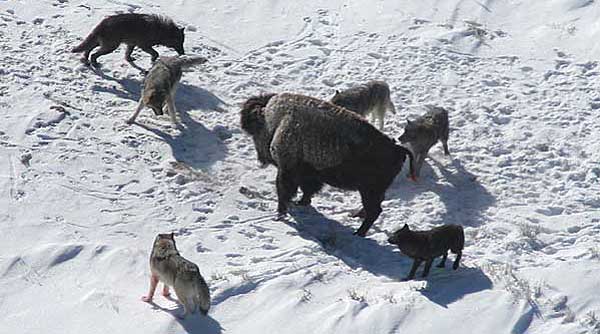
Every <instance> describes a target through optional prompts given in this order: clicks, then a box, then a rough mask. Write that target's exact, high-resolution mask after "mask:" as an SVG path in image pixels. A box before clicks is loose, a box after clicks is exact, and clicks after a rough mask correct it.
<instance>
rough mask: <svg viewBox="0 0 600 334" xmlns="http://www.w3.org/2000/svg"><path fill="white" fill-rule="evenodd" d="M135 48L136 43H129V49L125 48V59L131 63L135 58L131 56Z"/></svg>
mask: <svg viewBox="0 0 600 334" xmlns="http://www.w3.org/2000/svg"><path fill="white" fill-rule="evenodd" d="M133 49H135V45H133V44H127V49H125V60H126V61H127V62H130V63H131V62H133V61H134V60H135V59H134V58H133V57H131V54H132V53H133Z"/></svg>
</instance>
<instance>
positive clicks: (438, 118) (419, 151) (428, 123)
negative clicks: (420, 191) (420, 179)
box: [398, 106, 450, 176]
mask: <svg viewBox="0 0 600 334" xmlns="http://www.w3.org/2000/svg"><path fill="white" fill-rule="evenodd" d="M428 108H429V110H428V111H427V113H425V115H423V116H421V117H419V118H417V119H416V120H414V121H410V120H407V122H406V127H405V128H404V133H403V134H402V135H401V136H400V137H398V140H399V141H400V142H401V143H407V144H408V145H407V146H408V147H409V148H410V150H411V151H412V153H413V154H414V155H415V161H416V166H415V171H416V176H419V175H420V173H421V167H422V166H423V162H424V161H425V157H426V156H427V152H429V149H430V148H431V147H432V146H433V145H434V144H435V143H437V142H438V140H439V141H441V142H442V145H443V147H444V154H445V155H449V154H450V152H449V151H448V133H449V131H450V130H449V124H448V111H447V110H446V109H444V108H441V107H432V106H429V107H428Z"/></svg>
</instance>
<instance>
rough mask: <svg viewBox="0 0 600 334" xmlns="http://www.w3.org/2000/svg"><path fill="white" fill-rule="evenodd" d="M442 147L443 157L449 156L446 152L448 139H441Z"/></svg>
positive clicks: (448, 152)
mask: <svg viewBox="0 0 600 334" xmlns="http://www.w3.org/2000/svg"><path fill="white" fill-rule="evenodd" d="M442 146H444V155H450V151H448V139H446V140H444V139H442Z"/></svg>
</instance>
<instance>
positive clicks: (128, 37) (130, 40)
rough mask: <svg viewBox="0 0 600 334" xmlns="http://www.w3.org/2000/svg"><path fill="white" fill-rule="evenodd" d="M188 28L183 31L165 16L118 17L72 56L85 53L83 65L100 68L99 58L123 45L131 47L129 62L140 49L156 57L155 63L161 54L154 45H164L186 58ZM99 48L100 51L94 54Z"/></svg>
mask: <svg viewBox="0 0 600 334" xmlns="http://www.w3.org/2000/svg"><path fill="white" fill-rule="evenodd" d="M183 30H184V28H179V27H177V25H175V23H174V22H173V21H172V20H171V19H169V18H167V17H164V16H159V15H150V14H132V13H131V14H117V15H112V16H109V17H106V18H105V19H103V20H102V21H100V23H99V24H98V25H97V26H96V27H95V28H94V30H92V32H91V33H90V34H89V35H88V36H87V37H86V38H85V40H84V41H83V42H81V44H79V45H78V46H76V47H75V48H74V49H73V50H72V52H75V53H78V52H84V54H83V57H82V58H81V61H82V62H83V63H85V64H88V63H89V62H91V64H92V65H93V66H98V62H97V61H96V60H97V59H98V57H100V56H103V55H105V54H109V53H111V52H113V51H115V49H117V48H118V47H119V45H121V43H125V44H127V50H126V51H125V59H126V60H127V61H128V62H132V61H133V60H134V59H133V58H132V57H131V53H132V52H133V49H134V48H135V47H136V46H137V47H139V48H140V49H142V50H144V51H145V52H147V53H149V54H150V55H151V56H152V61H155V60H156V58H158V52H156V50H154V49H153V48H152V46H154V45H164V46H167V47H170V48H173V49H175V51H177V53H178V54H179V55H182V54H184V50H183V40H184V33H183ZM97 46H100V50H98V51H96V52H95V53H94V54H92V57H91V59H89V60H88V58H89V55H90V52H91V51H92V50H93V49H94V48H95V47H97Z"/></svg>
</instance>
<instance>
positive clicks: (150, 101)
mask: <svg viewBox="0 0 600 334" xmlns="http://www.w3.org/2000/svg"><path fill="white" fill-rule="evenodd" d="M143 94H144V104H145V105H146V106H147V107H148V108H150V109H152V111H154V114H156V115H157V116H160V115H162V114H163V107H164V106H165V102H166V101H167V93H166V92H161V91H159V90H157V89H150V90H149V91H146V92H144V93H143Z"/></svg>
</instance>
